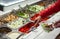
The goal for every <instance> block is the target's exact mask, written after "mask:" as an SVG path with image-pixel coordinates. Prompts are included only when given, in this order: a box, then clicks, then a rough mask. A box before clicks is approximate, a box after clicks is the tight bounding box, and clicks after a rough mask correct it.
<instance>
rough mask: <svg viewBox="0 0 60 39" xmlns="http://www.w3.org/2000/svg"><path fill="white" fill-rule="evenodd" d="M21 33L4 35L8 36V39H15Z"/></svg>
mask: <svg viewBox="0 0 60 39" xmlns="http://www.w3.org/2000/svg"><path fill="white" fill-rule="evenodd" d="M20 34H21V33H19V32H10V33H8V34H6V36H8V37H9V38H10V39H16V38H17V37H18V36H19V35H20Z"/></svg>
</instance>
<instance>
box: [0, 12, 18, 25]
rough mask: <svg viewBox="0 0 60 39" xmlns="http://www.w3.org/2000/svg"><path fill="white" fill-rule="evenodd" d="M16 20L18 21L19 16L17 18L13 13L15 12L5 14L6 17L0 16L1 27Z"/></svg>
mask: <svg viewBox="0 0 60 39" xmlns="http://www.w3.org/2000/svg"><path fill="white" fill-rule="evenodd" d="M16 19H18V16H16V15H15V13H13V12H10V13H8V14H4V15H2V16H0V26H1V25H3V24H7V23H9V22H12V21H14V20H16Z"/></svg>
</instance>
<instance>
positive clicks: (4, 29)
mask: <svg viewBox="0 0 60 39" xmlns="http://www.w3.org/2000/svg"><path fill="white" fill-rule="evenodd" d="M11 31H12V29H10V28H9V27H5V26H4V27H0V33H1V34H7V33H9V32H11Z"/></svg>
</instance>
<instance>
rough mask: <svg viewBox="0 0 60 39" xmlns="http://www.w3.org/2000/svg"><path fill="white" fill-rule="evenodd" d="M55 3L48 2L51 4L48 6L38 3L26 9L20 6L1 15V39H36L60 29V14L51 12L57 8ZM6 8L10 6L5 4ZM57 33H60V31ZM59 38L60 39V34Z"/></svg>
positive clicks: (44, 3)
mask: <svg viewBox="0 0 60 39" xmlns="http://www.w3.org/2000/svg"><path fill="white" fill-rule="evenodd" d="M4 1H5V0H4ZM13 1H14V0H13ZM26 1H27V0H26ZM26 1H25V2H26ZM5 2H8V1H5ZM5 2H4V3H5ZM9 2H10V1H9ZM54 2H55V1H52V2H51V3H49V1H47V3H49V4H47V3H46V1H38V2H36V3H35V4H34V3H33V4H31V5H29V4H26V6H25V7H22V6H21V5H19V6H18V7H19V8H18V7H16V8H18V9H17V10H16V9H13V10H11V11H10V12H8V13H6V14H3V15H1V16H0V39H35V38H36V37H37V36H39V35H40V34H42V33H46V34H48V33H49V32H53V31H54V30H55V29H57V28H59V27H60V12H53V11H54V10H53V11H51V12H50V8H53V6H55V4H54ZM19 3H20V2H19ZM0 4H2V3H0ZM5 6H10V5H6V4H5ZM14 6H15V5H14ZM51 10H52V9H51ZM46 11H47V12H46ZM44 12H46V13H44ZM49 12H50V13H49ZM57 33H60V31H59V32H57ZM56 35H57V34H56ZM43 36H44V35H43ZM57 37H58V38H59V39H60V34H59V36H57ZM57 37H55V38H57ZM41 39H42V38H41ZM51 39H52V38H51Z"/></svg>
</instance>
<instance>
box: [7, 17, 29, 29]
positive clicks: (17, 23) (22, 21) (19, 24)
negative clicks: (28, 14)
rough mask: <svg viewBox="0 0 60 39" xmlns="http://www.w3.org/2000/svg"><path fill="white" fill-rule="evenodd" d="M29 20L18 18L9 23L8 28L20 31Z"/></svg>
mask: <svg viewBox="0 0 60 39" xmlns="http://www.w3.org/2000/svg"><path fill="white" fill-rule="evenodd" d="M27 22H29V21H27V20H25V19H23V18H18V19H17V20H15V21H13V22H11V23H8V24H7V26H8V27H10V28H11V29H18V28H20V27H22V26H23V25H24V24H26V23H27Z"/></svg>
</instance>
